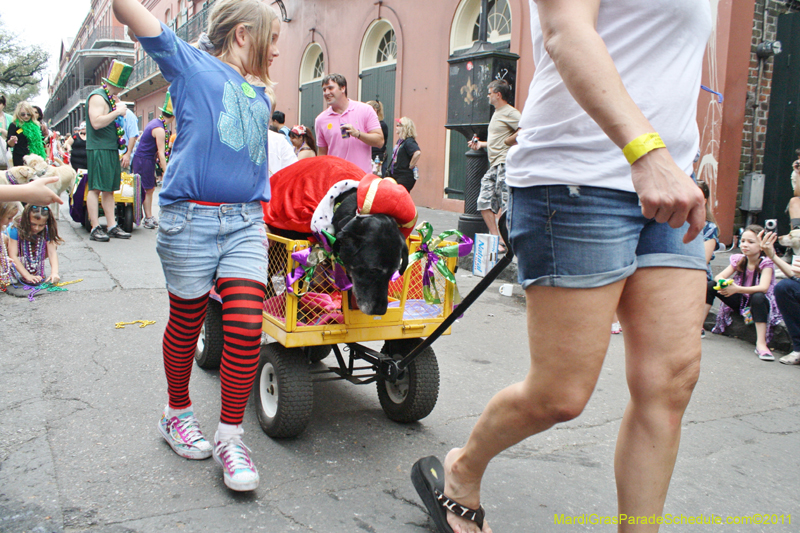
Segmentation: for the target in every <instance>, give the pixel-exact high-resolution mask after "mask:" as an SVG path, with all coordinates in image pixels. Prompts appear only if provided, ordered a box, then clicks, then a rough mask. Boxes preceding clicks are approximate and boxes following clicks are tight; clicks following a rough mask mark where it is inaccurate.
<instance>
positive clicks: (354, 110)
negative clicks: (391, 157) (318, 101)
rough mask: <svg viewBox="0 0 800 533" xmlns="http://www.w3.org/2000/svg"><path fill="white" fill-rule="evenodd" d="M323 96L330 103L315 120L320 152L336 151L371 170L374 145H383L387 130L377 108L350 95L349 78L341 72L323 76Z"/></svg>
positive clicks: (329, 152) (323, 153) (339, 155)
mask: <svg viewBox="0 0 800 533" xmlns="http://www.w3.org/2000/svg"><path fill="white" fill-rule="evenodd" d="M322 97H323V98H325V103H326V104H328V106H329V107H328V109H326V110H325V111H323V112H322V113H320V114H319V115H318V116H317V119H316V121H314V129H315V130H316V133H317V147H318V148H319V155H335V156H336V157H341V158H342V159H346V160H347V161H350V162H351V163H354V164H356V165H358V166H359V167H360V168H361V169H362V170H363V171H364V172H366V173H369V172H371V171H372V161H371V160H370V156H371V155H372V147H373V146H374V147H376V148H380V147H381V146H383V131H381V124H380V121H379V120H378V115H376V114H375V110H374V109H373V108H372V106H369V105H367V104H364V103H361V102H356V101H355V100H350V99H349V98H348V97H347V80H346V79H345V78H344V76H342V75H341V74H328V75H327V76H325V78H323V80H322Z"/></svg>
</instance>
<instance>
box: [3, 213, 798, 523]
mask: <svg viewBox="0 0 800 533" xmlns="http://www.w3.org/2000/svg"><path fill="white" fill-rule="evenodd" d="M421 211H422V218H428V219H429V220H432V221H433V223H434V225H435V227H436V229H437V230H445V229H451V228H454V227H455V223H456V222H455V220H456V216H455V215H453V214H451V213H437V212H432V211H430V210H424V209H422V210H421ZM444 225H446V226H447V227H445V226H444ZM61 232H62V235H63V237H64V238H65V239H66V241H67V242H66V244H65V245H64V246H63V247H62V248H60V250H59V256H60V258H61V274H62V278H63V279H64V280H73V279H78V278H82V279H83V281H82V282H80V283H76V284H73V285H69V286H68V287H67V288H68V289H69V291H68V292H61V293H45V294H43V295H41V296H39V297H37V298H36V300H35V301H34V302H29V301H28V300H27V299H24V298H14V297H12V296H9V295H5V294H0V339H2V348H1V349H0V368H2V372H0V531H3V532H62V531H64V532H78V531H88V532H109V533H117V532H120V533H121V532H137V533H149V532H165V531H168V532H171V531H191V532H229V531H230V532H233V531H236V532H243V531H248V532H249V531H268V532H284V531H317V532H325V533H338V532H364V531H365V532H381V533H383V532H409V533H412V532H425V531H433V529H432V525H431V523H430V522H429V520H428V518H427V515H426V514H425V512H424V510H423V508H422V505H421V503H420V502H419V500H418V498H417V496H416V493H415V491H414V489H413V487H412V486H411V483H410V481H409V470H410V467H411V465H412V464H413V462H414V461H415V460H416V459H417V458H419V457H421V456H424V455H431V454H435V455H438V456H439V457H443V456H444V454H445V453H446V452H447V450H448V449H450V448H451V447H453V446H455V445H459V444H461V443H462V442H463V441H464V440H465V438H466V436H467V434H468V432H469V430H470V428H471V427H472V425H473V424H474V423H475V420H476V419H477V417H478V415H479V414H480V412H481V410H482V408H483V407H484V406H485V404H486V402H487V401H488V400H489V398H490V397H491V396H492V395H493V394H494V393H495V392H496V391H498V390H499V389H501V388H502V387H504V386H506V385H508V384H510V383H513V382H515V381H518V380H519V379H521V377H522V376H524V374H525V372H526V371H527V367H528V356H527V338H526V334H525V308H524V300H523V299H522V297H520V296H519V295H518V291H519V289H518V288H517V289H516V291H517V292H516V294H515V295H514V296H512V297H506V296H502V295H500V294H499V292H498V287H499V282H496V283H495V284H494V285H493V286H492V287H490V289H489V290H487V291H486V292H485V293H484V294H483V295H482V296H481V298H480V299H479V300H478V302H477V303H476V304H475V305H474V306H473V308H472V309H470V310H469V312H468V313H467V314H466V315H465V316H464V317H463V318H461V319H460V320H459V321H458V322H457V323H456V324H455V325H454V327H453V334H452V335H450V336H446V337H442V338H441V339H439V340H438V341H437V342H436V343H435V344H434V349H435V351H436V354H437V358H438V363H439V367H440V375H441V386H440V392H439V400H438V403H437V406H436V408H435V409H434V411H433V413H432V414H431V415H430V416H428V417H427V418H425V419H423V420H422V421H420V422H418V423H414V424H409V425H401V424H397V423H394V422H392V421H390V420H388V419H387V418H386V417H385V416H384V414H383V412H382V410H381V408H380V405H379V403H378V399H377V394H376V390H375V387H374V385H368V386H360V387H359V386H354V385H351V384H349V383H346V382H329V383H319V384H315V385H314V411H313V418H312V420H311V423H310V424H309V427H308V429H307V430H306V432H305V433H303V434H302V435H301V436H300V437H298V438H295V439H289V440H283V441H275V440H272V439H270V438H269V437H267V436H266V435H265V434H264V433H263V432H262V431H261V428H260V427H259V425H258V422H257V420H256V417H255V413H254V412H253V410H252V406H250V407H248V411H247V413H246V414H245V420H244V425H245V442H246V443H247V444H248V446H250V447H251V448H252V456H253V458H254V460H255V462H256V464H257V466H258V468H259V471H260V474H261V485H260V487H259V488H258V490H257V491H255V492H253V493H248V494H236V493H233V492H230V491H228V490H227V489H226V488H225V486H224V485H223V482H222V475H221V471H220V469H219V467H218V466H217V465H216V463H214V461H213V460H211V459H209V460H207V461H187V460H185V459H181V458H180V457H178V456H177V455H175V454H174V453H173V452H172V451H171V450H170V449H169V447H168V446H167V444H166V443H165V442H164V441H163V439H162V438H161V437H160V435H159V434H158V432H157V430H156V423H157V421H158V418H159V416H160V411H161V409H162V407H163V405H164V403H165V402H166V381H165V378H164V373H163V368H162V361H161V350H160V341H161V335H162V333H163V329H164V325H165V323H166V319H167V293H166V291H165V289H164V280H163V275H162V273H161V269H160V266H159V262H158V258H157V256H156V253H155V247H154V244H155V232H153V231H150V230H145V229H136V230H134V234H133V238H132V239H131V240H130V241H119V240H112V241H111V242H110V243H94V242H91V241H89V240H88V235H87V233H86V232H85V231H84V230H83V229H82V228H81V227H79V226H78V225H77V224H70V223H69V222H68V221H63V222H62V225H61ZM457 277H458V282H459V285H460V287H461V289H462V292H463V293H466V292H467V290H469V289H470V288H471V287H472V286H474V284H475V283H476V282H477V278H474V277H472V276H470V275H469V274H468V273H466V272H464V271H461V272H459V273H458V275H457ZM137 319H147V320H155V321H156V324H155V325H153V326H148V327H146V328H138V327H135V326H128V327H126V328H125V329H115V328H114V324H115V323H116V322H119V321H130V320H137ZM580 334H581V331H580V324H576V325H575V335H580ZM622 340H623V339H622V337H621V336H614V338H612V340H611V346H610V348H609V352H608V356H607V359H606V363H605V366H604V368H603V371H602V375H601V376H600V381H599V384H598V387H597V390H596V392H595V394H594V396H593V397H592V400H591V402H590V403H589V406H588V407H587V409H586V410H585V412H584V413H583V414H582V415H581V416H580V417H579V418H578V419H576V420H574V421H571V422H569V423H566V424H562V425H560V426H558V427H556V428H554V429H553V430H551V431H548V432H546V433H544V434H542V435H538V436H535V437H533V438H530V439H528V440H527V441H525V442H524V443H522V444H520V445H518V446H516V447H514V448H513V449H511V450H508V451H507V452H505V453H503V454H501V455H500V456H499V457H498V458H497V459H496V460H495V461H494V462H493V463H492V464H491V465H490V468H489V471H488V474H487V476H486V479H485V482H484V487H483V502H484V503H483V504H484V506H485V507H486V510H487V517H488V520H489V522H490V523H491V524H492V526H493V528H494V530H495V532H498V533H500V532H506V533H507V532H515V533H516V532H533V531H536V532H539V531H544V532H546V531H611V530H613V527H612V526H603V525H571V526H570V525H564V524H561V525H558V524H556V523H555V522H554V517H555V516H556V515H561V514H565V515H584V514H585V515H591V514H592V513H595V514H597V515H599V516H606V515H613V514H614V513H615V511H616V495H615V487H614V481H613V455H614V444H615V440H616V433H617V430H618V426H619V422H620V418H621V416H622V412H623V408H624V405H625V403H626V401H627V398H628V395H627V391H626V386H625V379H624V360H623V342H622ZM569 342H570V339H564V343H569ZM376 347H379V344H378V345H376ZM703 348H704V360H703V365H702V375H701V378H700V382H699V384H698V386H697V388H696V391H695V394H694V398H693V400H692V402H691V404H690V406H689V409H688V411H687V414H686V417H685V418H684V423H683V441H682V445H681V452H680V455H679V459H678V464H677V466H676V469H675V473H674V476H673V479H672V485H671V489H670V492H669V496H668V498H667V503H666V510H665V512H666V513H669V514H671V515H675V516H681V515H684V516H685V517H697V516H699V515H704V516H706V517H708V516H710V515H712V514H713V515H714V516H722V517H727V516H729V515H730V516H737V517H738V516H746V515H753V514H755V513H762V514H767V515H777V517H778V519H779V520H780V517H781V516H783V521H784V524H783V525H771V526H766V525H752V524H751V525H721V526H688V525H671V526H663V527H662V531H721V532H740V531H741V532H756V531H770V532H771V531H798V530H800V525H799V524H800V508H798V500H797V496H798V494H799V493H800V461H798V457H799V455H798V450H799V449H800V409H798V406H800V386H799V385H800V367H787V366H785V365H780V364H778V363H764V362H760V361H759V360H758V359H757V358H756V356H755V355H754V354H753V348H752V346H750V345H747V344H745V343H743V342H741V341H738V340H736V339H730V338H726V337H720V336H716V335H709V336H708V338H706V340H704V341H703ZM218 377H219V376H218V373H217V372H207V371H204V370H201V369H200V368H198V367H196V366H195V368H194V370H193V379H192V385H191V394H192V398H193V402H194V405H195V410H196V413H197V415H198V418H199V419H200V422H201V424H202V425H203V427H204V428H205V429H206V431H207V434H209V435H210V434H213V430H214V427H215V425H216V421H217V416H218V415H217V413H218V412H219V379H218ZM788 515H792V516H791V520H793V521H794V524H792V525H788V524H786V521H787V519H788V518H787V516H788Z"/></svg>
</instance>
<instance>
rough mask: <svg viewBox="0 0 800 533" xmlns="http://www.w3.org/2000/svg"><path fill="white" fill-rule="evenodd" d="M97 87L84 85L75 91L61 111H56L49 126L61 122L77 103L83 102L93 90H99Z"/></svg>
mask: <svg viewBox="0 0 800 533" xmlns="http://www.w3.org/2000/svg"><path fill="white" fill-rule="evenodd" d="M99 87H100V86H99V85H86V86H84V87H81V88H80V89H78V90H77V91H75V92H73V93H72V94H71V95H70V97H69V98H67V103H66V104H64V105H63V106H62V107H61V109H59V110H58V112H57V113H56V115H55V116H54V117H52V118H51V119H50V122H51V124H58V123H59V122H61V121H62V120H64V119H65V118H66V117H67V114H69V112H70V111H71V110H72V109H73V108H74V107H75V106H76V105H77V104H78V103H79V102H83V101H84V100H86V99H87V98H88V97H89V94H90V93H91V92H92V91H94V90H95V89H97V88H99Z"/></svg>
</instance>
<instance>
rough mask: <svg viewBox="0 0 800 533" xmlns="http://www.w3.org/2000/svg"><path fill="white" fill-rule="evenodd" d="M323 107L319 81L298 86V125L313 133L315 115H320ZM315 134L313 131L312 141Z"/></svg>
mask: <svg viewBox="0 0 800 533" xmlns="http://www.w3.org/2000/svg"><path fill="white" fill-rule="evenodd" d="M324 105H325V102H324V100H323V99H322V81H321V80H317V81H311V82H308V83H304V84H303V85H301V86H300V124H302V125H303V126H305V127H306V128H308V129H310V130H311V131H314V120H316V118H317V115H319V114H320V113H322V110H323V109H324ZM290 127H291V126H290ZM316 133H317V132H316V131H314V139H316V138H317V135H316Z"/></svg>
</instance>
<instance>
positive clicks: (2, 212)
mask: <svg viewBox="0 0 800 533" xmlns="http://www.w3.org/2000/svg"><path fill="white" fill-rule="evenodd" d="M12 213H15V215H14V216H17V215H19V214H20V213H22V204H21V203H19V202H0V219H3V218H5V217H9V216H10V215H11V214H12ZM10 218H14V217H10Z"/></svg>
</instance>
